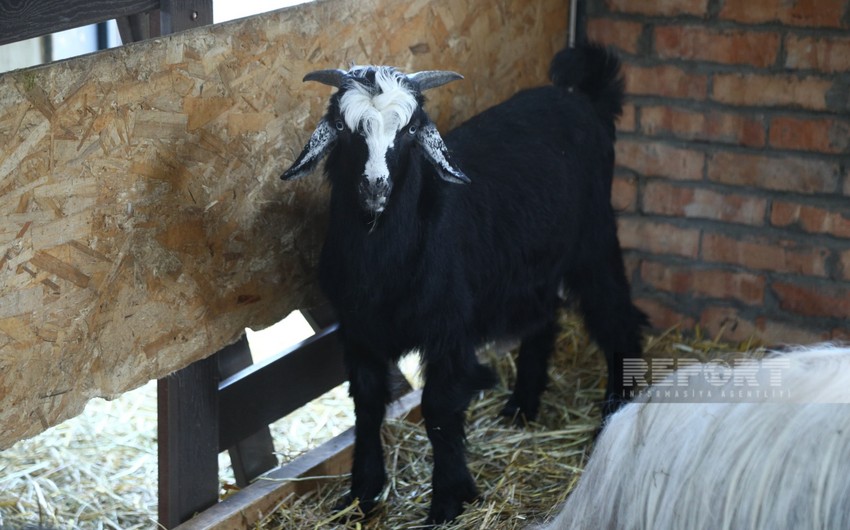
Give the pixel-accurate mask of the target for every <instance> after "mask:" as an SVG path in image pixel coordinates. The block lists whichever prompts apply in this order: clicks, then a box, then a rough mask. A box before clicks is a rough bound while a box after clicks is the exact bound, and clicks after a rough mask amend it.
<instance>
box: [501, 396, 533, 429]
mask: <svg viewBox="0 0 850 530" xmlns="http://www.w3.org/2000/svg"><path fill="white" fill-rule="evenodd" d="M499 415H500V416H503V417H505V418H508V419H509V420H512V421H513V423H514V425H516V426H517V427H525V426H526V425H528V423H529V422H531V421H534V420H535V418H537V412H536V411H535V412H534V413H530V412H527V411H525V410H524V409H523V407H521V406H520V405H519V404H518V403H517V402H516V399H514V397H513V396H511V398H510V399H508V402H507V403H505V406H504V407H502V410H501V411H500V412H499Z"/></svg>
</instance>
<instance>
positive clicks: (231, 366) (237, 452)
mask: <svg viewBox="0 0 850 530" xmlns="http://www.w3.org/2000/svg"><path fill="white" fill-rule="evenodd" d="M216 358H217V360H218V373H219V375H220V376H221V378H222V379H226V378H228V377H230V376H232V375H234V374H237V373H239V372H240V371H241V370H244V369H246V368H249V367H250V366H251V365H253V364H254V360H253V358H252V356H251V347H250V346H249V344H248V337H247V335H242V338H241V339H239V340H238V341H237V342H235V343H233V344H231V345H230V346H227V347H226V348H224V349H223V350H221V351H220V352H218V353H217V354H216ZM216 386H217V385H216ZM257 401H259V402H264V401H266V397H265V396H263V395H256V396H254V397H253V399H252V400H251V401H250V402H251V403H255V402H257ZM240 438H241V439H240V440H239V441H238V442H237V443H236V444H234V445H232V446H231V447H228V448H227V452H228V453H229V454H230V462H231V465H232V467H233V475H234V477H235V478H236V485H237V486H239V487H240V488H243V487H245V486H247V485H248V484H249V483H250V482H251V481H252V480H254V479H255V478H257V477H259V476H260V475H261V474H263V473H265V472H266V471H268V470H270V469H273V468H274V467H275V466H277V463H278V462H277V456H275V454H274V442H273V441H272V435H271V431H269V428H268V426H265V425H264V426H262V427H260V428H259V429H257V431H256V432H253V433H251V434H249V435H248V436H245V437H240Z"/></svg>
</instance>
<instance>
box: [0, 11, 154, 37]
mask: <svg viewBox="0 0 850 530" xmlns="http://www.w3.org/2000/svg"><path fill="white" fill-rule="evenodd" d="M158 7H159V0H0V44H8V43H10V42H15V41H19V40H24V39H29V38H32V37H39V36H41V35H47V34H50V33H54V32H56V31H63V30H66V29H71V28H76V27H79V26H85V25H88V24H96V23H98V22H104V21H106V20H110V19H112V18H115V17H126V16H128V15H135V14H137V13H144V12H147V11H151V10H153V9H157V8H158Z"/></svg>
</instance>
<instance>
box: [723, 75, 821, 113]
mask: <svg viewBox="0 0 850 530" xmlns="http://www.w3.org/2000/svg"><path fill="white" fill-rule="evenodd" d="M831 87H832V81H829V80H827V79H821V78H818V77H813V76H805V77H798V76H794V75H762V74H715V75H714V88H713V90H712V95H711V99H713V100H714V101H719V102H721V103H728V104H730V105H748V106H756V107H795V108H803V109H810V110H826V108H827V104H826V95H827V92H829V89H830V88H831Z"/></svg>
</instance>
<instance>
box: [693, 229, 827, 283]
mask: <svg viewBox="0 0 850 530" xmlns="http://www.w3.org/2000/svg"><path fill="white" fill-rule="evenodd" d="M701 255H702V258H703V260H705V261H708V262H719V263H729V264H732V265H740V266H742V267H745V268H747V269H754V270H769V271H776V272H786V273H792V274H803V275H806V276H820V277H826V276H827V272H826V260H827V258H828V256H829V251H827V250H826V249H822V248H821V249H818V248H801V247H800V246H799V245H798V244H796V243H794V242H793V241H787V240H775V239H768V238H745V239H736V238H734V237H730V236H725V235H720V234H708V233H707V234H704V235H703V237H702V249H701Z"/></svg>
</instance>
